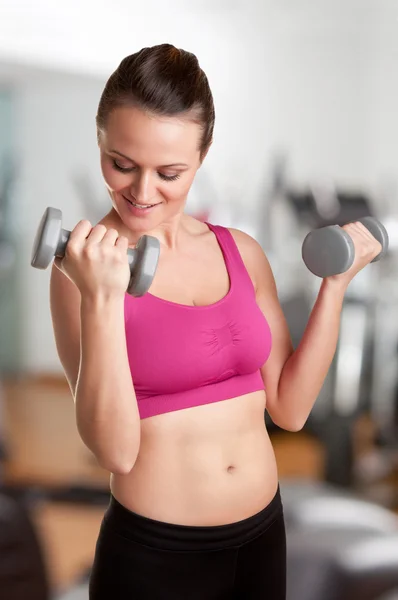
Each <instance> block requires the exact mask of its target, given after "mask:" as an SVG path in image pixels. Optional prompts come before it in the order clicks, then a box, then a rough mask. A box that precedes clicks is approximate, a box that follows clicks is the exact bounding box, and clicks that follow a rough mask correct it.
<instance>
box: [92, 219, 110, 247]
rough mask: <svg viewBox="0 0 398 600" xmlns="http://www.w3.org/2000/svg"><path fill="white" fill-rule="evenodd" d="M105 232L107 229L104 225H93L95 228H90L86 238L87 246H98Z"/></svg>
mask: <svg viewBox="0 0 398 600" xmlns="http://www.w3.org/2000/svg"><path fill="white" fill-rule="evenodd" d="M106 231H107V229H106V227H105V225H102V223H98V225H95V227H93V228H92V230H91V232H90V234H89V236H88V238H87V245H88V246H90V245H91V244H99V243H100V242H102V240H103V238H104V235H105V234H106Z"/></svg>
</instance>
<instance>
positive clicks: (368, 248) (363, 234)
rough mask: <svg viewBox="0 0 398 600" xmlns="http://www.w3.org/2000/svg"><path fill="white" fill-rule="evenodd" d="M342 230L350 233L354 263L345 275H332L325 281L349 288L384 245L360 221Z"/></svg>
mask: <svg viewBox="0 0 398 600" xmlns="http://www.w3.org/2000/svg"><path fill="white" fill-rule="evenodd" d="M342 229H344V231H346V232H347V233H348V235H349V236H350V238H351V239H352V241H353V243H354V248H355V256H354V262H353V263H352V265H351V267H350V268H349V269H348V270H347V271H346V272H345V273H340V274H339V275H331V276H330V277H327V278H325V279H328V280H331V281H334V282H338V283H340V284H342V285H346V286H348V284H349V283H350V281H352V279H353V278H354V277H355V275H356V274H357V273H359V271H361V270H362V269H363V268H364V267H366V265H368V264H369V263H371V262H372V260H373V259H374V258H376V256H377V255H378V254H380V252H381V251H382V245H381V244H380V242H378V241H377V240H376V238H374V237H373V235H372V234H371V233H370V231H369V230H368V229H367V228H366V227H365V225H363V223H361V222H359V221H355V222H354V223H348V224H347V225H343V226H342Z"/></svg>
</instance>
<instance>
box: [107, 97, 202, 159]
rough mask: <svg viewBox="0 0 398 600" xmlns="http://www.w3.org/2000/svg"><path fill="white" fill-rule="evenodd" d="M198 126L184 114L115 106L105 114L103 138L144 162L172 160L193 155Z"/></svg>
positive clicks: (197, 138)
mask: <svg viewBox="0 0 398 600" xmlns="http://www.w3.org/2000/svg"><path fill="white" fill-rule="evenodd" d="M200 133H201V131H200V126H199V125H198V124H197V123H195V122H194V121H192V120H190V119H189V118H187V117H185V118H184V117H177V116H176V117H162V116H155V115H151V114H149V113H147V112H143V111H141V110H139V109H137V108H130V107H122V108H117V109H115V110H114V111H112V113H111V114H110V115H109V117H108V121H107V126H106V130H105V132H103V135H102V139H103V142H104V143H105V145H106V148H107V150H117V151H118V152H121V153H122V154H125V155H126V156H128V157H131V158H132V159H134V160H136V161H137V162H142V163H143V164H151V163H154V164H171V163H173V162H181V161H182V159H185V160H190V159H194V158H196V156H197V154H198V152H199V140H200Z"/></svg>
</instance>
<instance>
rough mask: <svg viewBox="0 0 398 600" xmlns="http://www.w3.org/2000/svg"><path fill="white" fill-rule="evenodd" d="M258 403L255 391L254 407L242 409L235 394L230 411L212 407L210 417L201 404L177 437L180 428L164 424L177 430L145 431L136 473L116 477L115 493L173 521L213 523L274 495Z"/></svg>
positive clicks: (272, 463)
mask: <svg viewBox="0 0 398 600" xmlns="http://www.w3.org/2000/svg"><path fill="white" fill-rule="evenodd" d="M260 406H261V398H256V397H253V398H252V400H251V409H252V410H251V411H241V410H239V408H238V407H239V399H237V400H236V405H235V407H234V403H233V405H232V406H231V407H230V410H229V411H225V410H224V411H222V410H221V409H220V410H215V411H214V410H211V411H210V412H211V414H212V417H213V418H212V419H211V420H209V419H208V416H207V417H206V413H207V412H208V411H206V410H205V407H203V410H202V409H201V410H200V411H199V412H200V414H197V418H196V419H195V423H194V425H192V427H190V428H188V430H189V432H190V433H191V435H190V436H187V437H185V436H184V435H183V434H182V433H180V436H181V437H179V436H178V435H177V430H178V428H177V427H171V425H170V428H168V427H166V424H163V425H164V429H165V430H166V431H167V432H169V431H170V430H173V431H174V435H170V434H169V435H166V434H165V431H163V430H162V431H159V430H158V431H157V435H154V436H149V437H147V436H146V435H144V436H143V437H142V439H141V448H140V454H139V456H138V459H137V462H136V464H135V466H134V468H133V470H132V471H131V473H130V474H129V475H123V476H118V475H115V476H113V477H112V483H111V489H112V492H113V494H114V495H115V497H116V498H117V499H118V500H119V501H120V502H121V504H123V505H124V506H126V507H127V508H129V509H130V510H132V511H136V512H138V513H139V514H142V515H146V516H148V517H150V518H154V519H156V520H162V521H171V522H173V523H177V522H178V523H183V524H192V525H196V524H197V525H202V524H206V525H214V524H221V523H229V522H232V521H234V520H240V519H241V518H245V517H247V516H249V515H250V514H254V513H255V512H257V511H258V510H259V509H260V508H261V507H262V506H264V505H265V504H267V503H268V502H269V501H270V499H271V498H272V496H273V494H274V493H275V489H276V485H277V480H278V477H277V466H276V460H275V454H274V451H273V448H272V444H271V440H270V439H269V436H268V432H267V430H266V427H265V424H264V411H263V409H262V410H261V408H260ZM245 412H246V414H244V413H245ZM247 412H249V415H248V414H247ZM195 413H196V410H195ZM239 414H240V415H241V418H240V419H238V415H239ZM181 416H182V415H181ZM166 420H168V419H167V416H166ZM238 420H239V425H240V427H241V429H242V430H241V431H240V430H237V427H238V422H237V421H238ZM202 421H203V423H202ZM201 423H202V425H203V426H204V425H205V423H207V431H206V435H205V434H204V432H203V427H201V426H200V424H201ZM148 424H149V423H148ZM173 425H176V423H174V422H173ZM159 427H160V424H159ZM160 429H161V428H160ZM151 430H152V428H151ZM192 431H195V432H196V435H192ZM201 434H202V435H203V437H202V435H201ZM157 498H161V502H157V500H156V499H157Z"/></svg>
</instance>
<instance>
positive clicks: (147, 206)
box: [123, 196, 160, 210]
mask: <svg viewBox="0 0 398 600" xmlns="http://www.w3.org/2000/svg"><path fill="white" fill-rule="evenodd" d="M123 198H124V199H125V200H127V202H128V203H129V204H131V205H132V206H135V208H139V209H141V210H145V209H148V208H152V207H153V206H157V205H158V204H160V203H159V202H156V204H139V203H138V202H133V201H132V200H129V199H128V198H126V197H125V196H123Z"/></svg>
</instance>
